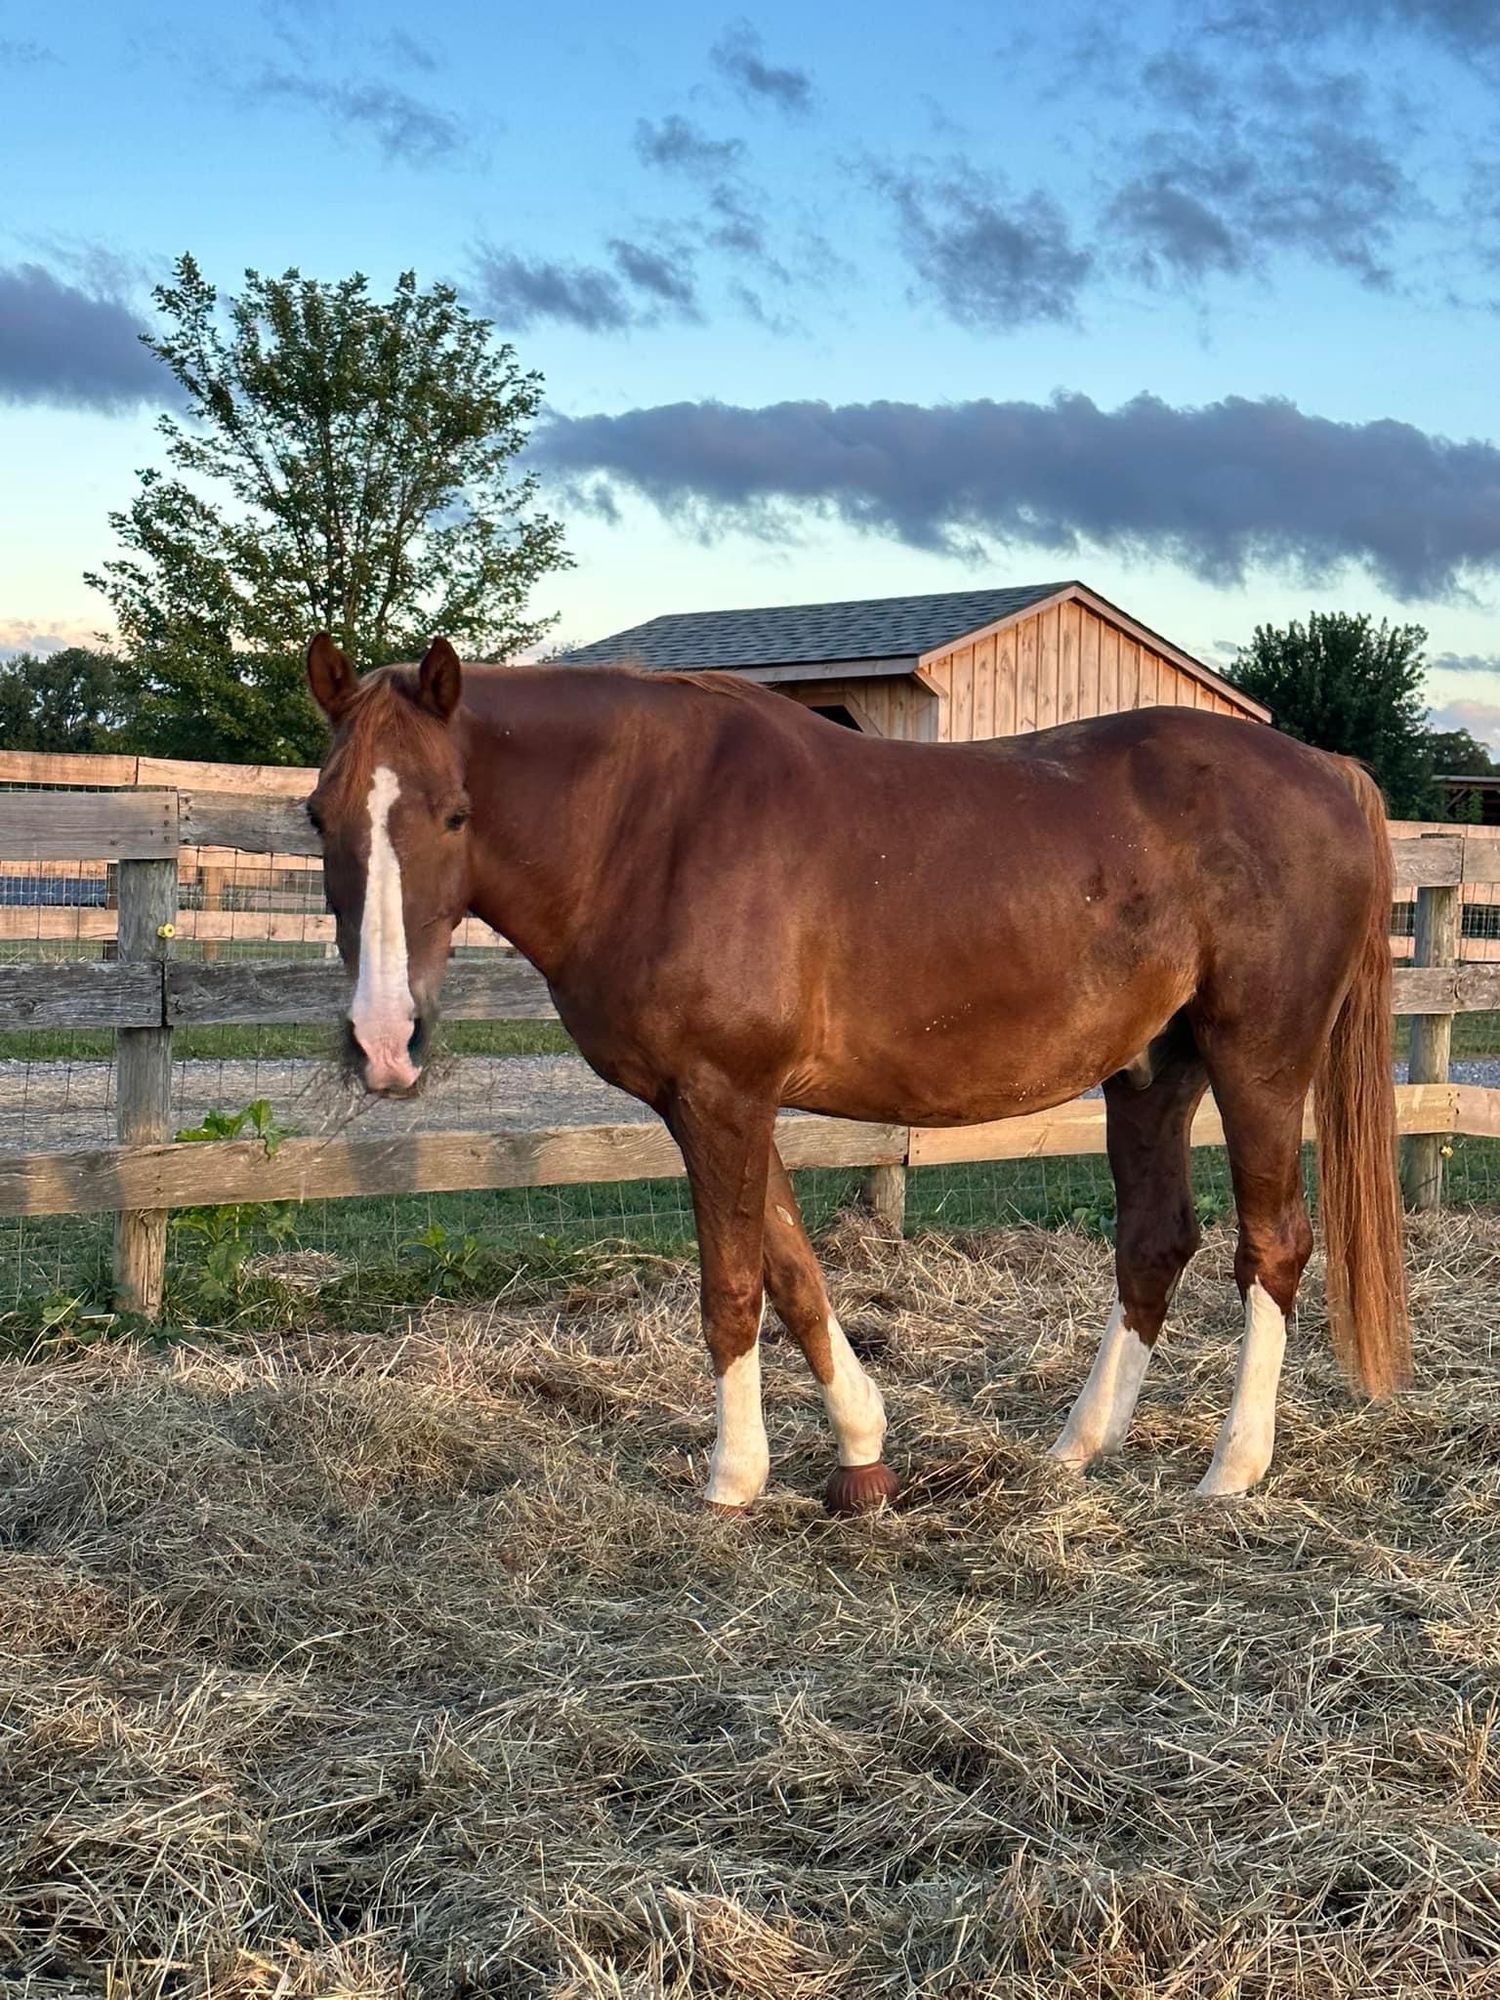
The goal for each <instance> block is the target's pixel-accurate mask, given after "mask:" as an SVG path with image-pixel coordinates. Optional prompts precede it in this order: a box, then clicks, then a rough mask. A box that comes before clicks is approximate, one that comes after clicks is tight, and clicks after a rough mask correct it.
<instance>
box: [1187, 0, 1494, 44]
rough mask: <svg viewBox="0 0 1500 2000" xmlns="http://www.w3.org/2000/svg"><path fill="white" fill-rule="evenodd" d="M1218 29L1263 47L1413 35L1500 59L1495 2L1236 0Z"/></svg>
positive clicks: (1217, 23)
mask: <svg viewBox="0 0 1500 2000" xmlns="http://www.w3.org/2000/svg"><path fill="white" fill-rule="evenodd" d="M1212 25H1213V27H1214V29H1215V30H1217V32H1219V33H1220V34H1229V35H1233V36H1238V37H1241V38H1244V39H1246V40H1249V41H1252V42H1254V43H1256V44H1257V45H1259V46H1263V47H1264V46H1275V47H1281V46H1284V45H1285V43H1286V42H1287V41H1288V40H1291V41H1300V42H1310V41H1314V40H1319V39H1322V38H1325V37H1328V36H1334V35H1339V36H1364V35H1369V34H1371V33H1379V32H1390V31H1393V30H1394V31H1397V32H1402V31H1405V32H1408V33H1411V34H1416V35H1420V36H1423V37H1424V38H1426V39H1428V40H1430V41H1433V42H1436V43H1437V44H1438V45H1439V46H1440V47H1443V48H1446V49H1448V50H1449V51H1450V52H1452V53H1453V54H1455V55H1458V56H1465V57H1489V56H1494V55H1496V54H1497V53H1500V10H1497V9H1496V7H1495V5H1494V0H1320V4H1319V5H1317V6H1308V5H1307V4H1306V0H1230V4H1229V5H1227V6H1225V7H1224V8H1223V9H1222V11H1221V12H1220V13H1219V14H1218V15H1217V16H1216V17H1215V18H1214V20H1213V24H1212Z"/></svg>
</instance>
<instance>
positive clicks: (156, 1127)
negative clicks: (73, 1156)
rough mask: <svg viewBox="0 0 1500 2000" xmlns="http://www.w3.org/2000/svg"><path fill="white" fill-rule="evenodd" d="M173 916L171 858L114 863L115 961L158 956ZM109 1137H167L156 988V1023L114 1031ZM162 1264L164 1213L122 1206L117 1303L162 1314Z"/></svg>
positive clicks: (165, 1056)
mask: <svg viewBox="0 0 1500 2000" xmlns="http://www.w3.org/2000/svg"><path fill="white" fill-rule="evenodd" d="M176 921H177V858H176V856H175V855H174V856H173V857H172V859H171V860H169V861H122V862H121V863H120V922H119V931H120V952H119V955H120V959H121V961H122V962H123V963H125V964H132V963H133V964H137V965H139V964H141V963H142V962H155V963H158V964H160V963H161V962H162V961H164V960H165V959H166V958H167V956H168V955H169V953H170V950H171V938H172V933H173V927H174V926H175V924H176ZM115 1051H116V1053H115V1136H116V1137H117V1138H118V1139H119V1142H120V1144H121V1145H122V1146H137V1145H155V1144H159V1143H160V1142H161V1141H162V1140H164V1139H169V1138H170V1137H171V1136H172V1030H171V1029H170V1028H169V1027H168V1026H167V1025H166V992H165V985H164V986H163V993H162V1025H161V1027H159V1028H121V1029H120V1030H119V1031H118V1033H117V1034H116V1036H115ZM166 1270H167V1211H166V1210H165V1209H164V1208H144V1209H122V1210H121V1212H120V1213H119V1214H118V1215H117V1216H116V1217H115V1303H116V1305H117V1306H118V1307H119V1308H120V1310H121V1311H122V1312H130V1313H139V1314H140V1316H141V1317H142V1318H143V1319H149V1320H155V1319H159V1318H160V1317H161V1302H162V1288H163V1285H164V1283H165V1279H166Z"/></svg>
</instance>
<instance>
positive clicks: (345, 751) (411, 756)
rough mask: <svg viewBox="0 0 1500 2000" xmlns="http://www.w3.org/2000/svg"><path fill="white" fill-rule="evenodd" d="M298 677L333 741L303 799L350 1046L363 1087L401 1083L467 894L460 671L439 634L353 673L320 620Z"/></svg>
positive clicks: (415, 1066)
mask: <svg viewBox="0 0 1500 2000" xmlns="http://www.w3.org/2000/svg"><path fill="white" fill-rule="evenodd" d="M307 678H308V683H309V685H310V686H311V688H312V691H313V695H314V697H315V698H316V700H317V702H318V705H319V707H320V708H321V709H322V710H323V712H324V714H325V715H326V716H327V717H328V719H329V721H330V722H331V723H332V724H333V741H332V743H331V744H330V745H329V748H328V754H327V756H326V757H325V758H324V759H323V767H322V769H321V771H320V772H319V773H318V783H317V789H316V790H315V791H314V792H313V795H312V797H311V798H310V799H309V800H308V802H307V810H308V816H309V818H310V819H311V820H312V823H313V825H314V826H315V827H316V828H317V831H318V834H319V837H320V838H321V840H322V843H323V878H324V883H325V886H326V890H327V896H328V906H329V908H330V909H331V910H332V912H333V914H334V917H335V919H336V921H337V925H338V941H339V955H340V956H341V957H342V959H343V961H344V965H345V968H346V969H347V971H348V972H349V975H350V977H351V978H352V980H353V981H354V988H353V997H352V999H351V1000H350V1003H349V1014H348V1024H347V1025H348V1036H349V1054H350V1056H351V1058H352V1059H353V1062H354V1064H355V1067H356V1068H357V1070H358V1073H359V1075H360V1076H361V1077H362V1079H363V1081H364V1085H365V1088H366V1089H367V1090H372V1091H377V1092H380V1093H381V1094H392V1093H395V1094H399V1093H402V1092H405V1091H409V1090H411V1089H412V1088H413V1087H414V1085H415V1084H416V1081H417V1078H418V1077H419V1076H420V1074H421V1070H422V1061H423V1057H424V1054H425V1050H426V1046H427V1041H428V1038H429V1035H430V1032H431V1028H432V1022H433V1019H434V1016H435V1014H436V1010H437V996H438V987H439V986H440V985H441V983H442V977H443V968H444V966H445V964H446V963H447V959H448V952H449V948H450V946H451V943H452V937H453V929H454V926H455V925H456V924H458V923H459V922H460V921H461V919H462V918H463V915H464V913H465V911H466V910H467V908H468V904H469V835H468V831H467V825H468V818H469V800H468V795H467V793H466V792H465V790H464V769H463V759H462V755H461V752H460V746H459V743H458V741H457V738H456V731H455V729H454V728H453V726H452V721H453V714H454V710H455V709H456V708H457V706H458V698H459V690H460V683H461V679H462V669H461V668H460V666H459V662H458V656H457V654H456V653H455V652H454V650H453V648H452V647H451V646H450V645H449V644H448V642H447V640H446V639H435V640H434V641H433V643H432V645H431V646H430V647H429V649H428V652H427V657H426V658H425V659H424V660H423V662H422V664H421V666H420V667H419V668H417V669H416V671H415V672H413V671H412V670H411V669H410V668H404V667H387V668H385V669H384V670H383V671H382V672H380V673H375V674H371V675H369V676H368V677H367V678H366V679H365V680H363V681H361V680H359V679H358V678H357V676H356V675H355V672H354V669H353V667H351V666H350V664H349V662H348V660H347V659H346V658H345V657H344V655H343V654H342V653H341V652H340V651H339V649H338V647H337V646H336V645H335V644H334V643H333V641H332V639H331V638H329V636H328V634H327V633H326V632H320V633H319V634H318V636H317V637H316V638H315V639H314V640H313V642H312V645H311V646H310V647H309V649H308V654H307Z"/></svg>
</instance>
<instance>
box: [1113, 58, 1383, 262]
mask: <svg viewBox="0 0 1500 2000" xmlns="http://www.w3.org/2000/svg"><path fill="white" fill-rule="evenodd" d="M1141 95H1142V98H1143V100H1144V101H1146V102H1148V103H1151V104H1154V105H1156V106H1157V107H1159V109H1160V110H1161V111H1163V112H1165V113H1167V114H1168V118H1169V122H1165V123H1162V124H1160V125H1157V126H1155V127H1154V128H1151V129H1148V130H1147V131H1145V132H1144V133H1142V134H1139V135H1137V136H1136V137H1134V138H1133V139H1132V140H1131V142H1130V155H1131V159H1132V171H1131V172H1129V174H1128V175H1127V177H1126V178H1125V179H1124V180H1123V182H1122V183H1121V184H1120V186H1119V188H1118V190H1117V192H1116V194H1115V196H1114V199H1113V201H1112V202H1111V204H1110V207H1109V209H1108V212H1107V214H1106V217H1105V228H1104V238H1105V241H1106V242H1109V243H1111V244H1113V245H1114V246H1116V247H1117V248H1119V249H1121V250H1123V251H1124V252H1125V254H1126V257H1127V260H1128V261H1129V262H1130V263H1132V264H1133V265H1134V267H1135V268H1136V269H1137V270H1138V271H1139V272H1140V273H1141V274H1143V275H1144V276H1146V277H1148V278H1151V279H1153V280H1156V281H1158V282H1160V281H1172V280H1177V281H1185V282H1188V283H1193V282H1197V281H1200V280H1201V279H1203V278H1205V277H1206V276H1208V275H1209V274H1210V273H1211V272H1215V271H1222V272H1230V273H1238V272H1243V271H1247V270H1256V269H1261V268H1263V267H1264V265H1265V262H1266V260H1267V259H1268V258H1269V257H1270V256H1271V255H1272V254H1273V253H1276V252H1288V251H1290V252H1299V253H1301V254H1304V255H1306V256H1309V257H1313V258H1315V259H1317V260H1318V261H1319V262H1322V263H1326V264H1332V265H1335V266H1337V267H1339V268H1341V269H1343V270H1346V271H1349V272H1351V273H1352V274H1353V275H1354V276H1356V277H1357V278H1358V279H1359V280H1360V281H1361V282H1362V283H1364V284H1366V285H1372V286H1383V285H1386V284H1388V283H1390V281H1391V275H1392V273H1391V262H1390V251H1391V240H1392V231H1393V228H1394V227H1395V225H1396V224H1397V223H1399V222H1400V221H1402V220H1404V219H1405V218H1406V217H1407V216H1408V215H1409V214H1411V213H1413V212H1414V210H1415V208H1416V205H1417V202H1416V193H1415V190H1414V188H1413V187H1412V185H1411V183H1410V182H1409V180H1408V179H1407V176H1406V174H1405V172H1404V170H1403V168H1402V166H1401V164H1400V161H1399V160H1398V158H1397V156H1396V154H1395V153H1394V152H1393V151H1392V149H1391V147H1390V145H1389V144H1388V143H1387V140H1386V138H1385V135H1384V127H1383V123H1382V119H1381V117H1380V115H1379V113H1378V112H1377V109H1376V107H1375V106H1374V104H1373V102H1372V98H1371V93H1370V88H1369V85H1368V83H1367V82H1366V81H1365V79H1364V78H1363V77H1360V76H1355V75H1352V74H1336V73H1333V72H1326V71H1325V72H1313V73H1307V72H1305V71H1303V72H1298V73H1293V72H1292V71H1291V70H1290V69H1288V68H1287V67H1286V66H1284V65H1282V64H1280V63H1276V62H1272V63H1265V64H1261V65H1258V66H1256V68H1255V69H1254V72H1253V74H1252V75H1250V76H1248V77H1240V76H1233V75H1230V74H1229V73H1226V72H1220V71H1216V70H1213V69H1211V68H1210V67H1209V66H1208V65H1206V64H1205V63H1203V62H1202V61H1201V60H1200V59H1199V58H1197V57H1195V56H1183V55H1180V54H1173V55H1169V56H1167V57H1163V58H1158V59H1157V60H1155V61H1152V62H1148V63H1147V64H1146V65H1145V66H1144V68H1143V70H1142V72H1141Z"/></svg>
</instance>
